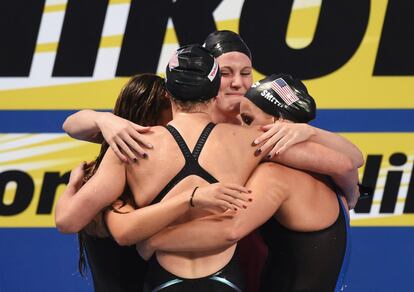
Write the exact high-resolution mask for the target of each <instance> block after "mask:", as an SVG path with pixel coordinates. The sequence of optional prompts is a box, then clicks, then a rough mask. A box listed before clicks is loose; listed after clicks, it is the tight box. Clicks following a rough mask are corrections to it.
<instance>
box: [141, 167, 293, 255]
mask: <svg viewBox="0 0 414 292" xmlns="http://www.w3.org/2000/svg"><path fill="white" fill-rule="evenodd" d="M254 175H255V174H253V176H254ZM247 186H248V187H249V188H250V189H251V190H252V191H253V193H252V196H253V198H254V199H253V201H252V202H251V203H250V204H249V206H248V207H247V209H243V210H239V211H227V212H226V213H223V214H219V215H212V216H207V217H203V218H200V219H197V220H193V221H191V222H187V223H185V224H181V225H176V226H172V227H169V228H167V229H165V230H163V231H162V232H160V233H158V234H156V235H155V236H153V237H151V238H150V239H149V240H148V243H147V244H148V245H149V246H150V248H151V249H152V250H163V251H169V252H185V251H187V252H188V251H194V252H197V251H208V250H214V249H220V248H225V247H229V246H231V245H233V244H234V243H236V242H237V241H239V240H240V239H242V238H243V237H244V236H246V235H247V234H249V233H250V232H252V231H253V230H255V229H256V228H258V227H259V226H260V225H262V224H263V223H264V222H266V221H267V220H268V219H269V218H270V217H271V216H272V215H273V214H274V213H275V212H276V210H277V209H278V208H279V206H280V205H281V204H282V202H283V201H284V198H285V197H284V194H282V192H281V191H280V190H276V189H274V188H273V189H272V190H269V189H268V188H267V186H266V184H264V183H263V181H261V180H257V178H254V177H252V178H251V179H250V180H249V182H248V184H247Z"/></svg>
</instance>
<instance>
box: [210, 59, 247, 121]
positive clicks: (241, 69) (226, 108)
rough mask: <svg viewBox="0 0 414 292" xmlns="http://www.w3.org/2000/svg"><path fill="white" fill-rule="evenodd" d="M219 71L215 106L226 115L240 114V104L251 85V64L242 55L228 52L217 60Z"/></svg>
mask: <svg viewBox="0 0 414 292" xmlns="http://www.w3.org/2000/svg"><path fill="white" fill-rule="evenodd" d="M217 62H218V63H219V66H220V70H221V85H220V91H219V93H218V96H217V98H216V100H215V103H216V106H217V107H218V109H219V110H220V111H222V112H223V113H226V114H234V115H235V116H236V115H238V114H239V112H240V102H241V100H242V98H243V96H244V94H245V93H246V91H247V90H248V89H249V88H250V86H251V85H252V83H253V75H252V62H251V61H250V59H249V58H248V57H247V56H246V55H245V54H243V53H239V52H229V53H225V54H223V55H221V56H219V57H218V58H217Z"/></svg>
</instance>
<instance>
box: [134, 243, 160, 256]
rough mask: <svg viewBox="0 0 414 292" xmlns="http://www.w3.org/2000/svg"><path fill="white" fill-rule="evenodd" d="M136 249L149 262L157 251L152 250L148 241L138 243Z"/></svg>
mask: <svg viewBox="0 0 414 292" xmlns="http://www.w3.org/2000/svg"><path fill="white" fill-rule="evenodd" d="M135 248H136V249H137V252H138V254H139V255H140V256H141V257H142V258H143V259H144V260H145V261H148V260H149V259H150V258H151V257H152V255H153V254H154V252H155V250H154V249H152V248H151V246H150V244H149V243H148V240H143V241H141V242H138V243H137V244H136V245H135Z"/></svg>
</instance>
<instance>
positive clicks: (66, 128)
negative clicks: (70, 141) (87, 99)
mask: <svg viewBox="0 0 414 292" xmlns="http://www.w3.org/2000/svg"><path fill="white" fill-rule="evenodd" d="M71 117H72V116H69V117H67V118H66V119H65V121H64V122H63V125H62V130H63V131H64V132H65V133H66V134H68V135H69V136H71V137H73V135H72V127H71Z"/></svg>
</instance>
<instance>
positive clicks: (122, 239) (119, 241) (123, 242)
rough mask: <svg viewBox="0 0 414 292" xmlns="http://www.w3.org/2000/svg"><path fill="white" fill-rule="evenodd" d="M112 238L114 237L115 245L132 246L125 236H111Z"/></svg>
mask: <svg viewBox="0 0 414 292" xmlns="http://www.w3.org/2000/svg"><path fill="white" fill-rule="evenodd" d="M113 237H114V239H115V241H116V243H117V244H118V245H119V246H130V245H133V243H132V242H131V240H129V238H128V237H126V236H113Z"/></svg>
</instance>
